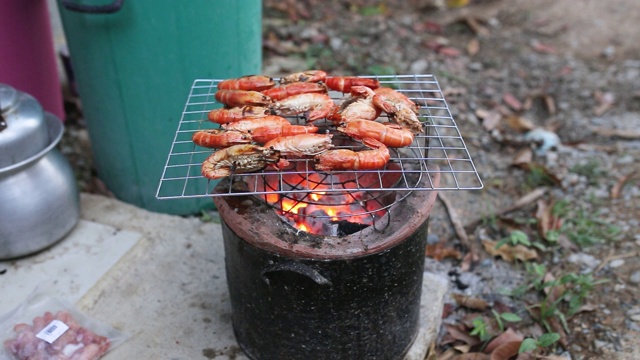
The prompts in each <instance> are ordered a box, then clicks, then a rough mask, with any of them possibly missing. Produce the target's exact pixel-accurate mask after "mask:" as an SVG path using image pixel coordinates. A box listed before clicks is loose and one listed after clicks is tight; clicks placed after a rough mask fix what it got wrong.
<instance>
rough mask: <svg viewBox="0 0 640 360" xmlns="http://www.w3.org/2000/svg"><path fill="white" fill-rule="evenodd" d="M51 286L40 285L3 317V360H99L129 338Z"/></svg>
mask: <svg viewBox="0 0 640 360" xmlns="http://www.w3.org/2000/svg"><path fill="white" fill-rule="evenodd" d="M51 283H52V282H49V284H51ZM50 286H51V285H47V284H41V285H38V286H37V287H36V289H35V290H34V291H33V292H32V293H31V294H30V295H29V296H28V297H27V299H26V300H25V301H24V302H23V303H22V304H21V305H20V306H18V307H17V308H15V309H14V310H12V311H10V312H8V313H6V314H4V315H2V316H0V360H24V359H39V360H50V359H51V360H53V359H55V360H76V359H78V360H79V359H82V360H95V359H99V358H100V357H102V355H104V354H105V353H107V352H108V351H109V350H111V349H113V348H114V347H116V346H118V345H120V344H121V343H123V342H124V341H125V340H126V339H127V335H125V334H124V333H122V332H120V331H118V330H116V329H114V328H113V327H111V326H109V325H107V324H105V323H102V322H100V321H97V320H95V319H92V318H90V317H88V316H86V315H84V314H82V313H81V312H79V311H78V310H77V309H76V308H75V307H74V306H73V304H71V303H69V302H67V301H65V300H62V299H59V298H56V297H53V296H50V295H48V288H49V287H50Z"/></svg>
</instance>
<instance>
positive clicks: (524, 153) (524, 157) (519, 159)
mask: <svg viewBox="0 0 640 360" xmlns="http://www.w3.org/2000/svg"><path fill="white" fill-rule="evenodd" d="M532 161H533V150H531V148H523V149H522V150H520V151H518V153H517V154H516V156H515V157H514V158H513V161H511V164H512V165H514V166H520V167H522V165H525V164H531V162H532Z"/></svg>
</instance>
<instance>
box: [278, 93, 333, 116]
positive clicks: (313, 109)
mask: <svg viewBox="0 0 640 360" xmlns="http://www.w3.org/2000/svg"><path fill="white" fill-rule="evenodd" d="M334 107H335V104H334V103H333V100H332V99H331V98H330V97H329V95H327V94H314V93H311V94H298V95H293V96H290V97H288V98H286V99H284V100H281V101H276V102H275V103H274V104H273V107H272V109H273V111H275V112H276V114H278V115H298V114H305V117H306V118H307V121H309V122H311V121H315V120H318V119H322V118H324V117H326V116H327V115H328V114H329V113H330V112H331V110H332V109H333V108H334Z"/></svg>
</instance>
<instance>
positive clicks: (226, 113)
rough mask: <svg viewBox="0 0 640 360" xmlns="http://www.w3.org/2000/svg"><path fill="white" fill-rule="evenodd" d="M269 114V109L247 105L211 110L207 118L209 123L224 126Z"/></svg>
mask: <svg viewBox="0 0 640 360" xmlns="http://www.w3.org/2000/svg"><path fill="white" fill-rule="evenodd" d="M269 114H270V110H269V108H267V107H263V106H251V105H247V106H241V107H232V108H228V109H227V108H223V109H215V110H211V111H209V114H207V117H208V118H209V121H212V122H214V123H216V124H221V125H222V124H226V123H230V122H234V121H238V120H241V119H245V118H256V117H265V116H267V115H269Z"/></svg>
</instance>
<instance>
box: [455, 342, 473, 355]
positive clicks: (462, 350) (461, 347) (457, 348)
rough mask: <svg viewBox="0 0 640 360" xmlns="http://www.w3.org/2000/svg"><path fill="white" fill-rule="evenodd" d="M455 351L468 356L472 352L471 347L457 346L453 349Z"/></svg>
mask: <svg viewBox="0 0 640 360" xmlns="http://www.w3.org/2000/svg"><path fill="white" fill-rule="evenodd" d="M453 348H454V349H456V350H457V351H458V352H460V353H463V354H466V353H468V352H469V350H471V345H467V344H465V345H456V346H454V347H453Z"/></svg>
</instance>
